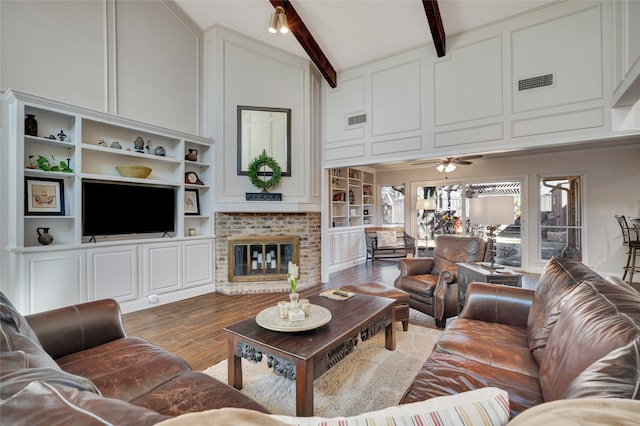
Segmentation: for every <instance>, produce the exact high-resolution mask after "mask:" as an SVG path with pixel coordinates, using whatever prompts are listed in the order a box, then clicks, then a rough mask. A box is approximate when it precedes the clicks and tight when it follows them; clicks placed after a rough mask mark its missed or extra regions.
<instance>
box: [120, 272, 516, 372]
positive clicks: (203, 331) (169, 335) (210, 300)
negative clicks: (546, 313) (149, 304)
mask: <svg viewBox="0 0 640 426" xmlns="http://www.w3.org/2000/svg"><path fill="white" fill-rule="evenodd" d="M397 276H398V269H397V268H396V265H395V262H378V263H376V264H375V265H374V266H372V265H371V264H369V265H357V266H354V267H352V268H348V269H345V270H343V271H339V272H336V273H333V274H331V275H330V277H329V283H328V284H325V285H324V286H316V287H313V288H310V289H307V290H304V291H302V292H301V295H302V297H304V296H305V295H310V294H314V293H317V292H319V291H321V290H323V289H325V288H338V287H340V286H342V285H345V284H353V283H359V282H366V281H379V282H382V283H385V284H389V285H393V280H394V279H395V278H396V277H397ZM525 284H526V283H525ZM523 287H526V285H523ZM284 299H286V294H284V293H264V294H250V295H236V296H228V295H224V294H218V293H210V294H206V295H203V296H198V297H193V298H191V299H186V300H181V301H179V302H175V303H170V304H167V305H162V306H157V307H154V308H150V309H145V310H143V311H138V312H132V313H129V314H125V315H123V322H124V327H125V329H126V330H127V333H128V334H129V335H131V336H140V337H143V338H145V339H147V340H149V341H151V342H152V343H154V344H156V345H158V346H160V347H163V348H165V349H166V350H168V351H169V352H172V353H174V354H176V355H178V356H179V357H181V358H183V359H184V360H185V361H187V362H188V363H189V365H191V368H192V369H193V370H195V371H201V370H204V369H206V368H207V367H210V366H211V365H213V364H216V363H218V362H220V361H222V360H224V359H226V357H227V346H226V334H225V332H224V327H226V326H228V325H231V324H234V323H236V322H238V321H241V320H243V319H246V318H249V317H252V316H255V315H256V314H257V313H258V312H260V311H261V310H262V309H264V308H266V307H268V306H272V305H273V304H275V303H276V302H277V301H278V300H284ZM409 323H410V324H417V325H422V326H426V327H434V326H435V325H434V323H433V319H432V318H431V317H428V316H427V315H424V314H422V313H420V312H417V311H415V310H413V309H411V314H410V319H409Z"/></svg>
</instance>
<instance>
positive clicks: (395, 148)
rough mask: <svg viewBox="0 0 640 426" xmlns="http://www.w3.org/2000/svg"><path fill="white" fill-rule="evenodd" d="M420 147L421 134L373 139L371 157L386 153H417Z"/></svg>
mask: <svg viewBox="0 0 640 426" xmlns="http://www.w3.org/2000/svg"><path fill="white" fill-rule="evenodd" d="M421 149H422V136H414V137H407V138H394V139H385V140H375V141H372V142H371V157H376V156H379V155H388V154H392V153H393V154H411V153H419V152H420V150H421Z"/></svg>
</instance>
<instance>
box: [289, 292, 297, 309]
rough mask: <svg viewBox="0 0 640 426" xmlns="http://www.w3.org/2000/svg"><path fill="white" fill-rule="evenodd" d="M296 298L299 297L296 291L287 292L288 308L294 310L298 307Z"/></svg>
mask: <svg viewBox="0 0 640 426" xmlns="http://www.w3.org/2000/svg"><path fill="white" fill-rule="evenodd" d="M298 299H300V295H299V294H298V293H289V301H290V303H289V309H290V310H292V311H295V310H297V309H300V303H298Z"/></svg>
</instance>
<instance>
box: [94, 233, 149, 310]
mask: <svg viewBox="0 0 640 426" xmlns="http://www.w3.org/2000/svg"><path fill="white" fill-rule="evenodd" d="M138 282H139V280H138V247H137V246H135V245H133V246H130V245H127V246H117V247H106V248H99V249H91V250H87V284H88V287H89V299H90V300H98V299H115V300H117V301H118V302H125V301H128V300H135V299H137V298H138V285H137V284H138Z"/></svg>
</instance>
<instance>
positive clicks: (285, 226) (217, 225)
mask: <svg viewBox="0 0 640 426" xmlns="http://www.w3.org/2000/svg"><path fill="white" fill-rule="evenodd" d="M320 226H321V225H320V213H319V212H303V213H297V212H294V213H289V212H287V213H269V212H258V213H229V212H217V213H216V214H215V218H214V233H215V236H216V249H215V262H214V265H215V277H216V292H218V293H222V294H230V295H231V294H253V293H277V292H282V293H288V292H289V283H288V282H287V281H286V280H281V281H256V282H241V283H230V282H229V279H228V260H229V252H228V245H227V240H228V238H229V237H230V236H256V235H261V236H264V235H274V236H281V235H297V236H298V237H299V242H300V247H299V258H300V265H299V267H300V279H299V280H298V289H300V290H304V289H306V288H309V287H313V286H314V285H319V284H320V283H321V267H320V266H321V265H320V256H321V244H320V236H321V229H320Z"/></svg>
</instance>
